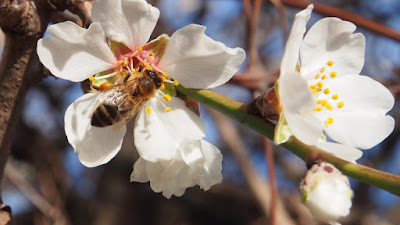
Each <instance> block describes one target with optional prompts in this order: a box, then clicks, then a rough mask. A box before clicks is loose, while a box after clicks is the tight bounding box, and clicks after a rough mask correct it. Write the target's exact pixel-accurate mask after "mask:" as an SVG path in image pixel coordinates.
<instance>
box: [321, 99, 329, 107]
mask: <svg viewBox="0 0 400 225" xmlns="http://www.w3.org/2000/svg"><path fill="white" fill-rule="evenodd" d="M326 104H329V102H328V100H326V99H324V100H322V102H321V105H322V106H325V105H326Z"/></svg>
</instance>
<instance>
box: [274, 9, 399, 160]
mask: <svg viewBox="0 0 400 225" xmlns="http://www.w3.org/2000/svg"><path fill="white" fill-rule="evenodd" d="M312 9H313V6H312V5H310V6H308V8H307V9H305V10H303V11H301V12H300V13H298V14H297V15H296V19H295V21H294V23H293V27H292V30H291V33H290V36H289V39H288V42H287V44H286V49H285V53H284V56H283V58H282V63H281V75H280V78H279V81H278V82H279V83H278V91H279V98H280V102H281V106H282V112H281V117H280V119H281V121H280V124H287V125H288V126H289V127H290V132H291V134H293V135H294V136H296V137H297V138H298V139H299V140H300V141H302V142H303V143H305V144H307V145H316V146H317V147H320V148H321V149H323V150H325V151H328V152H331V153H333V154H335V155H337V156H338V157H341V158H344V159H346V160H349V161H354V160H356V159H358V158H360V157H361V155H362V153H361V151H359V150H358V149H356V148H360V149H368V148H372V147H373V146H375V145H377V144H378V143H380V142H381V141H383V140H384V139H385V138H386V137H387V136H388V135H389V134H390V133H391V132H392V131H393V128H394V119H393V118H392V117H391V116H388V115H386V113H387V112H388V111H389V110H390V109H392V107H393V105H394V98H393V96H392V95H391V93H390V92H389V90H388V89H387V88H386V87H384V86H383V85H382V84H380V83H378V82H376V81H375V80H373V79H371V78H369V77H367V76H361V75H358V74H359V73H360V71H361V69H362V67H363V65H364V51H365V38H364V36H363V35H362V34H360V33H356V34H353V32H354V30H355V29H356V26H355V25H354V24H353V23H350V22H347V21H343V20H340V19H338V18H324V19H321V20H319V21H318V22H316V23H315V24H314V25H313V26H312V27H311V28H310V30H309V31H308V32H307V34H306V36H305V37H304V39H303V35H304V33H305V31H306V24H307V22H308V20H309V18H310V16H311V12H312ZM299 55H300V59H299ZM298 63H299V64H298ZM278 124H279V123H278ZM281 127H282V126H277V128H278V129H281ZM282 131H284V130H282ZM323 132H324V133H325V134H326V135H328V136H329V137H330V138H331V139H333V140H334V141H336V142H337V143H333V142H326V140H325V138H324V136H323V134H324V133H323ZM277 133H278V134H280V135H281V136H282V137H283V138H282V140H277V142H278V143H279V142H280V143H282V142H285V138H286V139H287V138H288V137H287V135H284V133H282V132H279V130H278V132H277ZM282 134H283V135H282ZM277 137H280V136H279V135H277ZM321 137H322V138H321ZM338 143H340V144H338Z"/></svg>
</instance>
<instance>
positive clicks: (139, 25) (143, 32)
mask: <svg viewBox="0 0 400 225" xmlns="http://www.w3.org/2000/svg"><path fill="white" fill-rule="evenodd" d="M159 16H160V11H159V10H158V9H157V8H155V7H153V6H151V5H150V4H148V3H147V2H146V1H145V0H96V1H95V2H94V3H93V9H92V18H93V21H96V22H99V23H100V24H101V26H102V27H103V29H104V32H105V33H106V36H107V37H108V38H110V39H112V40H114V41H117V42H121V43H124V44H125V45H126V46H127V47H129V48H130V49H132V50H135V49H136V48H137V47H139V46H143V45H144V44H146V43H147V41H148V40H149V38H150V35H151V33H152V32H153V30H154V27H155V26H156V24H157V20H158V18H159Z"/></svg>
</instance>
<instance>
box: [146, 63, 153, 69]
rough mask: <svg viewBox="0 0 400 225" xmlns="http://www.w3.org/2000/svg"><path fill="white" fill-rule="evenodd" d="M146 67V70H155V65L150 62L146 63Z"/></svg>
mask: <svg viewBox="0 0 400 225" xmlns="http://www.w3.org/2000/svg"><path fill="white" fill-rule="evenodd" d="M145 67H146V70H153V67H151V66H150V65H149V64H146V65H145Z"/></svg>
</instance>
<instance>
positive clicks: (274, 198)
mask: <svg viewBox="0 0 400 225" xmlns="http://www.w3.org/2000/svg"><path fill="white" fill-rule="evenodd" d="M263 142H264V150H265V160H266V161H267V165H268V176H269V183H270V187H271V208H270V213H271V217H270V220H269V222H270V223H269V224H270V225H275V224H277V223H276V206H277V203H278V190H277V189H276V178H275V161H274V154H273V152H272V146H271V142H270V141H269V139H268V138H266V137H263Z"/></svg>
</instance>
